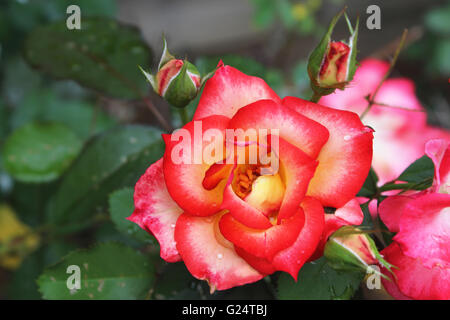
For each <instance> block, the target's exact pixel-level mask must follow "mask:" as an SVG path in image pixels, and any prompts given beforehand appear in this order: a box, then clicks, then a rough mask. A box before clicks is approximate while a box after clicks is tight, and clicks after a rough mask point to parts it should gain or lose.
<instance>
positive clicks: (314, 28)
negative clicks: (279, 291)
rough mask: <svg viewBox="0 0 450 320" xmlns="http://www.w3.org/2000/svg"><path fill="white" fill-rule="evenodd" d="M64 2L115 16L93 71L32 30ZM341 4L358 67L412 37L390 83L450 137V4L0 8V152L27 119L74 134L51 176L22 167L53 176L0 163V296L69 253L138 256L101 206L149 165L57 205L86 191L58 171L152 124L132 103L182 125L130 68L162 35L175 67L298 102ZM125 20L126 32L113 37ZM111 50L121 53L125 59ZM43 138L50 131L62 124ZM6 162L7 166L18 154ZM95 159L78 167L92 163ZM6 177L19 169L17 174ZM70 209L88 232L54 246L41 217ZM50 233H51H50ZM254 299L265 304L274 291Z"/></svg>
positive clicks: (18, 293)
mask: <svg viewBox="0 0 450 320" xmlns="http://www.w3.org/2000/svg"><path fill="white" fill-rule="evenodd" d="M70 4H78V5H79V6H80V8H81V25H82V28H83V27H84V23H85V20H84V19H87V18H89V17H101V19H104V20H100V23H101V24H102V27H105V25H106V24H107V23H110V22H111V21H114V20H117V21H119V22H120V24H119V25H116V24H114V23H113V22H111V24H110V25H108V26H109V27H110V29H111V30H113V31H114V30H116V31H114V32H112V33H111V34H107V31H104V32H105V34H101V35H102V37H99V39H101V40H98V41H97V40H95V39H94V38H93V40H92V43H91V44H89V46H92V48H93V49H92V50H93V51H94V52H96V53H97V54H98V55H99V56H101V57H105V61H103V62H102V61H100V63H98V61H96V63H95V64H92V65H91V64H89V63H92V62H89V63H88V62H86V63H85V61H84V60H82V59H81V58H80V57H78V56H72V55H71V54H72V52H73V51H74V50H73V47H71V46H70V43H71V39H70V37H69V38H67V39H65V38H64V39H62V40H61V41H67V43H68V46H67V47H65V48H60V42H61V41H60V40H59V38H58V37H57V36H60V35H61V34H60V33H58V32H59V31H58V30H57V27H55V28H54V29H52V30H40V29H39V28H41V27H43V26H46V25H49V24H51V23H57V22H58V21H62V24H61V25H64V26H65V19H66V18H67V16H68V15H67V13H66V8H67V7H68V6H69V5H70ZM372 4H376V5H378V6H379V7H380V8H381V30H368V29H367V28H366V19H367V18H368V17H369V14H367V13H366V8H367V7H368V6H369V5H372ZM344 5H347V6H348V11H347V12H348V14H349V16H350V17H351V19H352V21H355V19H356V17H357V16H358V15H359V16H360V18H361V25H360V35H359V41H358V49H359V55H358V60H362V59H363V58H366V57H376V58H380V59H387V60H388V59H389V58H390V57H391V56H392V54H393V52H394V51H395V48H396V45H397V42H398V40H399V38H400V36H401V33H402V31H403V29H404V28H408V29H409V34H408V38H407V44H406V48H405V50H404V51H403V52H402V54H401V56H400V59H399V61H398V63H397V65H396V68H395V70H394V73H393V76H404V77H409V78H411V79H412V80H413V81H414V82H415V83H416V86H417V95H418V97H419V98H420V101H421V103H422V104H423V106H424V107H425V108H427V110H428V111H429V112H428V115H429V122H430V123H432V124H435V125H439V126H441V127H446V128H450V118H449V117H450V112H449V111H450V91H449V90H448V85H449V83H448V79H449V75H450V59H449V58H450V2H449V1H444V0H414V1H410V0H396V1H387V0H384V1H376V0H352V1H345V0H227V1H223V0H189V1H186V0H170V1H168V0H116V1H114V0H79V1H75V0H71V1H69V0H2V1H1V3H0V91H1V97H0V148H2V149H3V147H4V146H3V144H4V143H5V141H6V139H7V137H8V136H10V134H11V133H12V132H14V131H15V130H17V129H18V128H21V127H23V126H25V125H28V124H30V123H33V122H36V121H52V122H57V123H61V124H63V125H64V126H65V127H66V128H69V129H70V134H69V133H68V132H65V131H64V132H62V133H61V137H63V136H64V137H65V138H66V139H67V140H65V143H66V144H67V141H71V143H70V144H71V145H72V146H73V148H72V149H70V150H68V149H67V150H66V149H64V150H59V149H58V150H59V151H58V152H59V153H58V156H57V157H61V158H58V159H59V160H61V161H62V162H60V163H64V165H61V166H60V167H58V166H56V165H55V163H56V162H57V160H58V159H56V160H55V159H53V160H54V162H55V161H56V162H55V163H53V162H52V163H51V164H49V163H47V162H48V161H47V162H45V161H43V163H41V162H40V161H41V159H37V158H33V155H32V154H30V155H28V156H29V158H27V159H25V160H24V161H25V162H27V161H30V162H33V163H32V164H29V163H28V164H27V163H25V164H24V166H25V165H30V166H33V165H36V166H40V167H39V170H41V169H42V168H43V169H42V170H43V171H45V170H47V169H48V170H47V171H51V172H47V171H46V172H45V175H44V174H39V175H37V176H36V175H34V176H32V175H30V174H29V173H28V174H24V175H21V174H22V173H23V172H22V171H21V169H20V168H13V169H12V170H11V169H9V170H5V168H4V166H5V164H4V163H3V164H2V163H0V298H12V299H18V298H40V294H39V293H38V291H37V288H36V284H35V279H36V278H37V277H38V276H39V274H40V273H41V272H42V270H43V268H44V267H45V266H47V265H49V264H51V263H54V262H55V261H57V260H58V259H60V258H61V257H62V256H63V255H65V254H66V253H67V252H69V251H70V250H72V249H74V248H79V247H87V246H89V245H90V244H92V243H93V242H95V241H103V240H111V239H112V240H117V241H122V242H124V243H127V244H129V245H131V246H137V247H138V246H139V245H138V244H137V243H136V242H135V241H136V240H135V239H131V238H129V237H127V236H126V235H120V234H118V232H117V230H116V228H115V226H114V221H112V222H111V219H110V217H109V215H106V216H105V215H102V212H103V211H104V210H103V209H102V207H108V201H107V200H108V199H107V198H108V197H107V195H108V194H109V193H110V192H111V191H113V190H115V189H118V188H119V187H120V188H122V187H128V188H132V186H133V185H134V182H135V181H136V179H137V178H138V177H139V175H140V174H142V172H143V170H144V169H145V168H146V166H148V163H150V162H151V161H154V159H152V158H145V159H144V160H142V161H141V162H140V164H139V165H137V164H136V163H133V162H130V163H128V162H126V161H128V160H126V161H125V160H124V163H125V164H126V165H129V166H130V167H133V168H135V169H136V172H135V173H134V175H130V176H127V177H126V179H125V178H123V179H120V180H121V182H120V183H112V182H108V183H110V184H112V185H113V186H112V187H110V188H109V187H108V188H106V189H105V192H104V194H97V196H96V199H95V200H93V199H91V198H89V199H87V198H86V197H88V195H80V196H79V197H78V198H77V197H75V196H74V197H73V198H70V197H68V196H67V193H70V190H71V189H70V188H71V187H72V188H74V189H75V190H78V189H82V188H84V187H85V184H84V182H83V181H78V180H77V177H78V176H79V175H81V174H80V173H78V174H77V172H75V173H72V174H71V172H70V171H72V172H73V171H74V170H76V169H77V168H75V169H73V167H71V168H70V169H67V168H69V167H70V165H71V163H72V160H73V159H75V158H76V157H77V156H78V155H79V152H80V150H82V149H83V148H82V146H83V145H84V144H86V143H87V145H89V143H91V142H90V141H91V138H92V137H93V136H95V135H96V134H98V133H101V132H103V131H105V130H108V129H110V128H112V127H114V126H115V125H118V124H137V123H140V124H150V125H153V126H158V122H157V121H156V120H155V117H154V115H153V114H152V112H151V111H150V110H149V108H148V103H143V101H142V96H145V97H149V100H150V103H151V104H152V105H153V106H154V107H155V108H157V109H158V110H160V112H161V113H162V114H163V116H164V117H165V118H166V119H167V120H168V121H170V122H171V123H172V124H173V126H175V127H176V126H177V125H179V120H178V117H177V114H176V113H175V112H174V111H173V110H172V109H171V107H169V106H168V105H167V103H166V102H164V101H163V100H162V99H160V98H159V97H158V96H156V95H155V94H154V93H152V92H150V91H151V90H150V86H149V85H148V84H147V83H146V82H145V79H144V77H143V76H142V75H141V74H140V73H139V71H138V70H137V68H136V65H137V64H140V65H142V66H143V67H145V68H146V69H151V70H154V69H155V68H156V64H157V62H158V60H159V56H160V54H161V50H162V41H161V35H162V34H165V36H166V38H167V41H168V44H169V47H170V50H171V52H172V53H173V54H175V55H177V56H178V57H187V58H188V59H189V60H190V61H191V62H193V63H195V64H196V65H197V67H198V68H199V70H200V71H201V72H202V74H206V73H207V72H209V71H211V70H213V69H214V67H215V65H216V64H217V62H218V61H219V59H223V61H224V62H225V64H230V65H233V66H235V67H237V68H239V69H240V70H242V71H243V72H245V73H247V74H252V75H256V76H259V77H262V78H264V79H265V80H266V81H267V82H268V83H269V85H270V86H271V87H272V88H274V90H275V91H277V93H279V95H280V96H286V95H295V96H300V97H303V98H306V99H308V98H309V97H310V96H311V91H310V88H309V78H308V76H307V72H306V61H307V58H308V54H309V52H311V50H312V49H313V48H314V47H315V46H316V45H317V43H318V41H319V39H320V37H321V36H322V35H323V32H324V30H325V28H326V26H327V24H328V23H329V21H330V20H331V18H332V17H333V16H334V15H335V14H336V13H337V12H338V11H339V10H340V9H342V7H343V6H344ZM90 23H91V22H90ZM122 24H124V25H131V26H134V27H135V28H136V29H132V28H131V29H130V28H126V29H125V30H124V31H122V29H120V30H121V31H117V30H118V29H117V28H120V26H121V25H122ZM61 25H60V26H61ZM87 28H92V29H93V30H94V31H93V33H92V34H94V35H95V32H96V31H95V30H96V29H95V23H94V22H92V23H91V24H90V25H87ZM105 28H106V27H105ZM102 30H103V29H102ZM111 30H110V31H111ZM50 31H51V32H54V33H51V32H50ZM46 32H50V33H46ZM65 32H67V30H65ZM101 32H103V31H101ZM52 35H55V37H53V36H52ZM62 37H64V36H62ZM347 37H348V30H347V27H346V25H345V23H339V24H338V26H337V28H336V31H335V33H334V36H333V38H334V39H335V40H341V39H346V38H347ZM88 40H89V39H88ZM88 40H86V41H88ZM101 41H104V43H103V42H101ZM119 41H121V42H120V43H119ZM81 48H82V50H83V47H81ZM88 49H90V47H88ZM121 49H127V50H128V49H130V50H128V51H127V52H122V51H121ZM64 50H67V51H64ZM108 64H111V65H112V66H114V67H116V69H117V70H124V71H123V72H124V74H126V76H127V77H128V78H129V79H133V80H134V81H135V87H137V88H138V89H139V90H140V92H141V93H142V94H141V95H139V94H134V92H133V90H131V89H130V90H128V89H129V88H127V86H126V85H125V86H123V84H121V83H120V82H114V79H112V78H113V77H111V76H108V75H106V74H105V70H104V69H102V68H98V66H100V67H102V66H105V65H106V66H107V65H108ZM65 66H70V68H65ZM105 68H106V67H105ZM66 69H67V70H66ZM106 69H107V68H106ZM195 105H196V101H194V102H193V103H192V104H191V105H190V106H189V110H190V111H191V112H192V111H193V110H194V109H195ZM32 129H33V128H32ZM53 129H55V132H60V131H58V130H59V128H53ZM42 134H44V133H42ZM66 135H67V137H66ZM158 135H159V132H158V134H157V136H158ZM35 136H36V134H35V135H33V137H35ZM19 138H20V137H19ZM19 138H17V139H18V140H20V139H19ZM61 139H62V138H61ZM27 143H29V144H38V143H39V142H33V141H32V142H23V141H21V140H20V143H16V145H17V144H20V146H21V148H26V147H27ZM55 143H57V142H55ZM44 147H46V146H44ZM49 148H50V147H49ZM22 150H23V149H22ZM49 150H50V149H49ZM83 150H85V149H83ZM9 152H10V153H12V154H13V156H14V151H11V150H9ZM50 152H51V151H49V153H50ZM105 152H106V151H105ZM121 152H122V151H121ZM124 152H125V151H124ZM133 152H135V150H134V151H133ZM133 152H132V151H130V153H129V154H132V153H133ZM119 154H120V153H119ZM127 156H128V154H127ZM49 157H50V156H49ZM153 157H154V156H153ZM95 159H96V158H95ZM95 159H94V160H92V159H91V160H86V161H87V162H89V161H94V162H95V161H97V160H98V159H97V160H95ZM125 159H127V158H125ZM53 160H52V161H53ZM98 161H99V162H100V163H101V161H100V160H98ZM55 166H56V167H57V168H55ZM50 167H51V169H52V170H50V169H49V168H50ZM100 167H101V166H100ZM16 169H17V171H16V173H17V172H19V173H17V174H14V172H15V171H14V170H16ZM66 170H69V172H66ZM79 170H81V169H79ZM92 170H94V169H92ZM11 171H13V173H11ZM43 171H42V172H43ZM42 172H41V173H42ZM94 172H95V171H94ZM71 176H72V179H71V180H70V177H71ZM73 177H74V178H73ZM99 179H100V180H101V177H100V178H99ZM117 179H118V178H117ZM67 180H70V181H68V182H67ZM97 187H98V186H97ZM93 188H94V189H95V185H94V187H93ZM61 190H63V191H61ZM131 192H132V191H131ZM66 202H70V204H71V205H72V206H76V205H77V203H81V205H82V209H79V210H78V212H79V216H80V217H86V216H90V217H93V216H94V217H95V219H93V221H91V222H90V223H89V224H88V225H87V226H85V227H80V228H77V229H76V230H72V231H68V232H61V234H62V235H61V236H60V235H58V232H54V229H55V228H53V229H52V228H51V227H49V225H52V224H54V221H52V220H51V219H50V220H48V217H49V216H52V213H48V212H56V213H55V214H54V215H57V213H58V212H59V211H61V210H62V209H61V210H60V209H58V208H59V207H61V206H64V205H62V204H61V203H66ZM49 203H50V204H49ZM55 203H56V204H55ZM131 205H132V204H131ZM58 206H59V207H58ZM52 207H53V208H55V207H56V209H51V208H52ZM49 208H50V209H49ZM52 210H53V211H52ZM58 210H59V211H58ZM70 210H72V209H70ZM70 210H69V209H67V210H66V211H64V210H62V211H61V212H63V211H64V212H69V211H70ZM106 211H107V210H106ZM70 212H71V211H70ZM94 213H95V214H94ZM77 214H78V213H77ZM74 215H75V214H74ZM49 221H50V222H49ZM49 228H50V229H51V230H53V231H52V232H49V231H48V230H49ZM58 228H59V227H58ZM61 230H62V228H61ZM49 234H50V235H51V236H48V235H49ZM11 239H14V241H16V242H18V244H17V245H16V246H15V247H14V248H15V249H14V250H15V251H14V250H13V251H12V252H11V250H10V248H11V246H12V245H11V242H8V241H11ZM156 251H157V250H156ZM256 291H258V290H256ZM264 292H265V291H264V290H263V294H267V296H270V294H271V293H270V292H266V293H264Z"/></svg>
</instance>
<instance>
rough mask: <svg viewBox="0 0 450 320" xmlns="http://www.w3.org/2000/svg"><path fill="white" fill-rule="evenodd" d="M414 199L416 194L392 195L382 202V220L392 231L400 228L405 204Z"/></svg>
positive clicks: (380, 212)
mask: <svg viewBox="0 0 450 320" xmlns="http://www.w3.org/2000/svg"><path fill="white" fill-rule="evenodd" d="M413 199H414V196H390V197H387V198H386V199H385V200H383V201H382V202H381V203H380V206H379V207H378V213H379V215H380V218H381V220H382V221H383V223H384V224H385V225H386V227H387V228H388V229H389V231H391V232H398V231H399V230H400V227H399V225H400V219H401V217H402V215H403V212H404V211H405V206H406V205H407V204H408V203H409V202H410V201H412V200H413Z"/></svg>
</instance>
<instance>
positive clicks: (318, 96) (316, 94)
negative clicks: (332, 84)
mask: <svg viewBox="0 0 450 320" xmlns="http://www.w3.org/2000/svg"><path fill="white" fill-rule="evenodd" d="M320 98H322V95H321V94H320V93H317V92H315V91H314V93H313V96H312V98H311V99H309V101H311V102H314V103H317V102H319V100H320Z"/></svg>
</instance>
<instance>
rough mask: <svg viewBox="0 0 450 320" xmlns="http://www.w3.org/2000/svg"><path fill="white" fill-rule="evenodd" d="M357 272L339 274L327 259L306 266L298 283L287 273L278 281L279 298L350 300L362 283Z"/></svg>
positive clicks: (301, 271) (300, 274)
mask: <svg viewBox="0 0 450 320" xmlns="http://www.w3.org/2000/svg"><path fill="white" fill-rule="evenodd" d="M361 279H362V276H361V275H360V274H359V273H355V272H346V273H343V272H338V271H335V270H334V269H333V268H331V267H330V266H329V265H328V264H327V263H326V260H325V258H320V259H319V260H316V261H313V262H310V263H307V264H305V265H304V266H303V267H302V269H300V273H299V275H298V281H297V283H296V282H295V281H294V280H293V279H292V277H291V276H290V275H288V274H287V273H282V274H281V276H280V278H279V280H278V298H279V299H281V300H332V299H344V298H345V299H349V298H351V296H352V295H353V294H354V292H355V291H356V289H357V288H358V286H359V283H360V282H361Z"/></svg>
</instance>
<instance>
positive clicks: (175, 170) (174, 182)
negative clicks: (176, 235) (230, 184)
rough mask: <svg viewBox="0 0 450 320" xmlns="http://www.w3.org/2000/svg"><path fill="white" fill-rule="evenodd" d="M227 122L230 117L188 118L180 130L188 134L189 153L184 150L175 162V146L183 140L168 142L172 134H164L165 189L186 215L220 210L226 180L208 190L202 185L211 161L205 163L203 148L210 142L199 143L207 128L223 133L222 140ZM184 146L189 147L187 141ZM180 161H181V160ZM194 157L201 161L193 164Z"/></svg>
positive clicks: (206, 213)
mask: <svg viewBox="0 0 450 320" xmlns="http://www.w3.org/2000/svg"><path fill="white" fill-rule="evenodd" d="M228 121H229V119H228V118H226V117H223V116H211V117H208V118H205V119H202V120H201V121H191V122H189V123H188V124H186V125H185V126H184V127H183V129H185V130H187V131H186V133H187V134H189V136H190V140H191V141H190V142H191V144H190V146H191V149H190V156H189V153H188V152H183V153H182V155H181V158H180V159H177V160H176V161H175V160H174V159H175V156H176V155H179V154H180V153H179V152H177V151H178V149H176V148H179V146H180V144H181V141H182V139H179V140H178V139H175V138H173V139H175V140H176V141H171V139H172V138H171V137H172V136H173V135H174V134H172V136H170V135H166V136H164V140H165V142H166V151H165V153H164V177H165V181H166V185H167V189H168V191H169V193H170V195H171V197H172V198H173V200H174V201H175V202H176V203H177V204H178V205H179V206H180V207H181V208H182V209H183V210H184V211H185V212H188V213H189V214H192V215H198V216H208V215H212V214H214V213H216V212H217V211H218V210H219V206H220V204H221V203H222V196H223V190H224V188H225V184H226V179H224V180H223V182H221V183H219V184H218V185H217V186H216V187H215V188H213V189H211V190H207V189H205V188H204V186H203V179H204V177H205V174H206V172H207V171H208V169H209V168H210V167H211V165H213V163H206V162H204V161H205V159H203V156H202V155H203V151H204V149H205V148H206V147H208V146H209V145H210V142H208V141H203V142H202V136H203V135H204V134H205V132H206V131H207V130H209V129H213V130H217V133H218V134H219V133H220V134H222V135H223V136H222V138H223V140H224V139H225V133H224V130H225V128H226V125H227V123H228ZM200 125H201V128H200ZM196 128H197V131H198V132H197V133H196ZM198 137H200V138H198ZM203 137H204V136H203ZM183 139H184V137H183ZM199 139H200V140H199ZM187 148H189V144H187ZM172 153H174V154H175V156H174V154H172ZM196 154H199V155H201V158H200V159H196V158H195V155H196ZM182 160H184V163H183V162H182ZM197 160H200V161H199V163H195V161H197ZM213 160H214V159H213ZM215 160H218V159H215ZM220 160H222V159H220ZM180 162H181V163H180ZM213 162H214V161H213Z"/></svg>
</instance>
